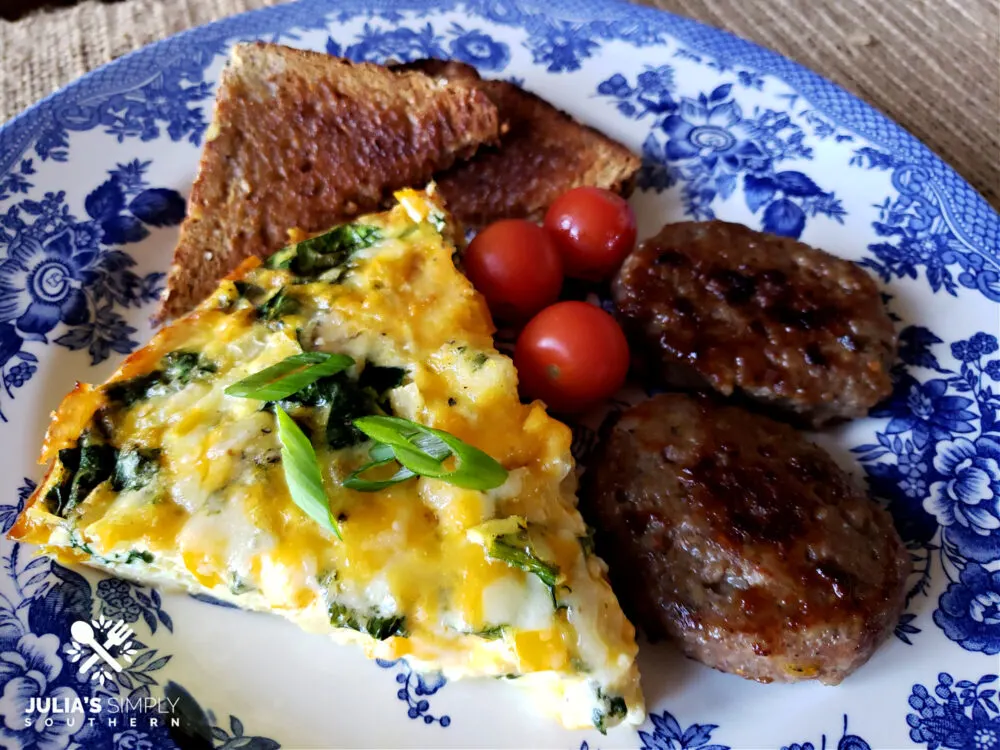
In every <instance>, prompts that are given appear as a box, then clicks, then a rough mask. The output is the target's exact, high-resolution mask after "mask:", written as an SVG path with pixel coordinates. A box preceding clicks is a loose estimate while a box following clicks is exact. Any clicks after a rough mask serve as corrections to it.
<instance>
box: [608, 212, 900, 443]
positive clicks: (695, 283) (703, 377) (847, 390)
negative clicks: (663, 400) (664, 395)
mask: <svg viewBox="0 0 1000 750" xmlns="http://www.w3.org/2000/svg"><path fill="white" fill-rule="evenodd" d="M613 293H614V298H615V302H616V303H617V305H618V309H619V311H620V313H621V317H622V322H623V324H624V326H625V328H626V330H627V332H628V333H629V334H630V336H631V338H632V339H633V341H636V342H638V343H639V344H640V345H641V346H643V347H644V348H645V349H647V350H648V351H650V352H652V357H653V358H655V359H657V360H658V361H657V362H655V363H654V368H653V369H654V371H655V372H657V373H658V374H659V375H660V376H661V377H662V379H663V380H665V381H666V383H667V384H668V385H681V384H683V385H702V386H703V385H704V384H705V383H706V382H707V384H708V385H709V386H711V387H712V388H714V389H715V390H717V391H719V392H721V393H723V394H725V395H727V396H728V395H730V394H732V393H733V391H734V390H736V389H739V390H740V391H742V392H744V393H746V394H747V395H749V396H751V397H753V398H756V399H761V400H763V401H767V402H769V403H771V404H773V405H776V406H778V407H780V408H782V409H785V410H791V411H792V412H794V413H796V414H798V415H801V417H803V418H804V419H805V420H806V421H809V422H812V423H813V424H816V425H819V424H822V423H824V422H826V421H829V420H830V419H833V418H837V417H859V416H862V415H864V414H866V413H867V412H868V410H869V409H870V408H871V407H872V406H873V405H875V404H876V403H877V402H878V401H879V400H881V399H882V398H884V397H886V396H888V395H889V392H890V391H891V389H892V387H891V383H890V381H889V367H890V366H891V364H892V361H893V358H894V356H895V352H896V334H895V331H894V329H893V325H892V321H891V320H890V319H889V316H888V314H887V313H886V311H885V308H884V307H883V305H882V300H881V298H880V296H879V292H878V288H877V287H876V286H875V283H874V281H872V279H871V278H870V277H869V276H868V275H867V274H866V273H865V272H864V271H863V270H862V269H861V268H860V267H858V266H857V265H856V264H854V263H851V262H850V261H846V260H843V259H841V258H835V257H834V256H832V255H830V254H829V253H825V252H823V251H822V250H817V249H815V248H812V247H809V246H808V245H805V244H803V243H801V242H796V241H795V240H792V239H789V238H787V237H777V236H774V235H769V234H763V233H761V232H755V231H753V230H752V229H748V228H747V227H745V226H742V225H741V224H729V223H726V222H722V221H709V222H685V223H681V224H667V225H666V226H665V227H663V229H662V230H661V231H660V233H659V234H658V235H656V236H655V237H652V238H650V239H648V240H646V241H645V242H643V243H642V244H641V245H640V246H639V247H638V248H637V249H636V250H635V252H633V253H632V255H630V256H629V257H628V258H627V259H626V260H625V263H624V264H623V265H622V268H621V270H620V271H619V273H618V276H617V277H616V279H615V281H614V284H613ZM655 365H658V367H656V366H655Z"/></svg>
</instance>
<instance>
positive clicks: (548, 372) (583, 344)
mask: <svg viewBox="0 0 1000 750" xmlns="http://www.w3.org/2000/svg"><path fill="white" fill-rule="evenodd" d="M514 365H515V366H516V367H517V373H518V379H519V380H520V384H521V392H522V393H524V394H525V395H527V396H529V397H531V398H540V399H541V400H542V401H544V402H545V403H546V404H548V406H549V407H550V408H551V409H552V410H553V411H558V412H578V411H584V410H586V409H588V408H590V407H591V406H595V405H596V404H598V403H599V402H601V401H603V400H604V399H606V398H608V397H609V396H611V395H613V394H614V393H615V391H617V390H618V389H619V388H621V387H622V384H623V383H624V382H625V375H626V373H627V372H628V367H629V351H628V343H627V342H626V341H625V334H623V333H622V329H621V328H620V327H619V326H618V323H617V322H616V321H615V319H614V318H612V317H611V316H610V315H608V313H606V312H604V310H602V309H600V308H599V307H594V306H593V305H589V304H587V303H586V302H558V303H556V304H554V305H552V306H551V307H546V308H545V309H544V310H542V311H541V312H540V313H538V315H536V316H535V317H534V318H532V319H531V321H530V322H529V323H528V325H526V326H525V327H524V330H523V331H521V335H520V336H519V337H518V339H517V344H516V346H515V348H514Z"/></svg>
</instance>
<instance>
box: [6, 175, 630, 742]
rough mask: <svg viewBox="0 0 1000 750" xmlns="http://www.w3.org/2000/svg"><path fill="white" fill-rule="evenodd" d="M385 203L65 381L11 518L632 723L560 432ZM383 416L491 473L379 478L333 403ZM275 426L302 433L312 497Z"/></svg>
mask: <svg viewBox="0 0 1000 750" xmlns="http://www.w3.org/2000/svg"><path fill="white" fill-rule="evenodd" d="M396 199H397V204H396V205H395V206H394V207H393V208H392V209H391V210H389V211H387V212H385V213H380V214H374V215H370V216H365V217H362V218H360V219H359V220H358V221H357V222H356V223H354V224H350V225H344V226H340V227H336V228H334V229H333V230H331V231H330V232H327V233H325V234H323V235H320V236H318V237H313V238H308V239H300V240H299V241H298V242H297V243H296V244H293V245H291V246H290V247H289V248H287V249H286V250H283V251H279V253H277V254H276V255H274V256H272V258H271V259H269V260H268V261H267V262H266V264H261V263H260V261H257V260H249V261H246V262H245V263H244V264H243V265H242V266H241V267H240V268H239V269H238V270H237V271H236V272H235V273H234V274H233V275H231V276H230V277H228V278H227V279H225V280H224V281H223V282H222V283H221V284H220V285H219V286H218V288H217V289H216V290H215V292H214V293H213V294H212V295H211V296H210V297H209V298H208V299H207V300H205V301H204V302H203V303H202V304H201V305H199V307H198V308H197V309H196V310H194V311H193V312H192V313H190V314H188V315H187V316H185V317H183V318H181V319H179V320H177V321H176V322H175V323H173V324H172V325H170V326H168V327H166V328H163V329H162V330H160V331H159V332H158V333H157V334H156V335H155V336H154V337H153V339H152V341H151V342H150V343H149V344H148V345H147V346H146V347H144V348H143V349H141V350H139V351H137V352H135V353H134V354H132V355H131V356H129V357H128V358H127V359H126V360H125V361H124V362H123V364H122V365H121V367H120V368H119V369H118V370H117V371H116V372H115V373H114V374H113V375H112V376H111V378H110V379H109V380H108V381H107V382H106V383H104V384H103V385H99V386H91V385H86V384H79V385H77V387H76V388H75V390H73V392H71V393H70V394H69V395H68V396H67V397H66V398H65V400H64V401H63V402H62V404H61V405H60V406H59V408H58V410H57V411H56V412H54V414H53V417H52V423H51V425H50V427H49V430H48V433H47V435H46V438H45V444H44V447H43V450H42V455H41V462H43V463H49V464H51V465H50V468H49V470H48V473H47V475H46V477H45V479H44V480H43V481H42V482H41V483H40V485H39V487H38V489H37V491H36V492H35V493H34V495H33V496H32V498H31V499H30V501H29V503H28V505H27V507H26V508H25V510H24V511H23V513H22V515H21V517H20V518H19V519H18V521H17V523H16V525H15V526H14V528H13V529H12V531H11V532H10V534H11V536H12V537H14V538H16V539H20V540H23V541H27V542H31V543H34V544H38V545H40V547H41V551H42V552H43V553H45V554H49V555H52V556H54V557H56V558H57V559H59V560H60V561H63V562H68V563H74V562H78V563H85V564H88V565H93V566H96V567H99V568H103V569H105V570H108V571H110V572H112V573H114V574H115V575H119V576H123V577H126V578H131V579H134V580H137V581H140V582H144V583H149V584H168V585H174V586H180V587H182V588H184V589H186V590H188V591H191V592H198V593H203V594H208V595H210V596H213V597H216V598H218V599H222V600H226V601H229V602H232V603H234V604H236V605H238V606H240V607H244V608H246V609H251V610H260V611H267V612H275V613H277V614H280V615H282V616H284V617H287V618H288V619H290V620H292V621H294V622H295V623H297V624H298V625H299V626H301V627H302V628H304V629H306V630H308V631H312V632H316V633H325V634H328V635H330V636H331V637H333V638H334V639H335V640H337V641H340V642H348V643H357V644H360V645H361V646H362V647H363V648H364V650H365V652H366V653H367V654H368V656H369V657H372V658H374V657H380V658H384V659H396V658H399V657H405V658H406V659H407V660H408V661H409V662H410V663H411V664H412V665H413V666H414V667H415V668H416V669H419V670H424V671H437V670H440V671H442V672H443V673H444V674H445V676H447V677H448V678H461V677H473V676H480V677H483V676H492V677H519V678H520V679H518V680H516V681H514V683H513V684H517V685H523V686H525V687H527V688H529V689H532V690H533V696H532V697H533V699H534V701H535V702H536V703H537V704H539V705H540V707H542V708H543V710H545V711H546V712H548V713H551V714H552V715H554V716H555V717H557V718H558V720H559V721H561V722H562V724H564V725H565V726H566V727H569V728H584V727H589V726H592V725H594V726H597V727H598V728H599V729H602V730H603V729H605V728H607V727H611V726H614V725H615V724H618V723H621V722H626V723H629V724H639V723H641V722H642V720H643V719H644V707H643V699H642V695H641V692H640V688H639V675H638V670H637V667H636V664H635V658H636V653H637V646H636V642H635V631H634V629H633V627H632V625H631V624H630V623H629V622H628V620H627V619H626V618H625V616H624V615H623V613H622V611H621V608H620V607H619V604H618V601H617V600H616V598H615V595H614V593H613V592H612V591H611V588H610V586H609V584H608V582H607V579H606V566H605V564H604V563H603V562H602V561H601V560H600V559H599V558H597V557H596V556H594V554H593V553H592V552H591V550H590V546H589V543H588V534H587V529H586V526H585V525H584V522H583V520H582V518H581V517H580V515H579V513H578V512H577V510H576V497H575V489H576V480H575V474H574V463H573V459H572V457H571V454H570V441H571V434H570V430H569V428H567V427H566V426H565V425H563V424H561V423H560V422H558V421H556V420H554V419H552V418H551V417H549V416H548V415H547V414H546V412H545V409H544V407H543V406H542V405H541V404H539V403H533V404H522V403H521V402H520V401H519V399H518V393H517V376H516V373H515V370H514V367H513V364H512V363H511V361H510V360H509V359H508V358H507V357H506V356H503V355H501V354H500V353H498V352H497V351H496V349H494V346H493V340H492V333H493V326H492V323H491V320H490V316H489V313H488V311H487V309H486V306H485V303H484V301H483V300H482V298H481V297H480V296H479V295H478V294H477V293H476V292H475V291H474V290H473V288H472V286H471V285H470V284H469V282H468V281H467V280H466V279H465V277H464V276H462V275H461V274H460V273H459V272H458V270H456V268H455V265H454V262H453V257H454V253H455V246H454V240H453V237H452V231H451V229H450V226H449V223H448V218H447V215H446V213H445V211H444V209H443V208H442V206H441V205H440V203H439V202H438V200H437V199H436V197H435V194H434V189H433V187H431V188H429V189H428V191H426V192H417V191H413V190H406V191H402V192H400V193H397V194H396ZM336 362H340V364H339V365H337V364H336ZM331 363H333V364H331ZM315 367H320V368H321V370H320V371H317V370H316V369H314V368H315ZM268 368H273V369H270V370H268ZM338 369H339V371H337V370H338ZM265 370H267V372H266V373H264V372H263V371H265ZM307 381H308V382H307ZM262 383H263V384H264V385H263V386H261V384H262ZM289 391H293V392H289ZM386 415H394V417H393V418H390V419H388V422H389V423H393V424H394V423H400V424H403V423H404V420H408V422H405V423H406V424H414V423H416V424H417V425H419V426H420V429H421V430H424V432H427V433H431V432H433V431H434V430H438V431H441V432H439V433H435V434H440V435H445V436H446V437H447V440H448V445H460V446H465V447H466V448H468V449H470V450H473V449H478V451H481V452H482V453H484V454H486V456H485V457H484V458H485V460H486V461H487V462H490V461H491V462H492V463H493V467H494V469H495V471H493V476H494V478H495V479H496V481H494V482H492V484H493V485H496V486H492V488H490V489H475V488H469V487H468V486H459V485H460V484H462V483H461V482H457V480H456V481H455V482H452V481H449V479H448V476H446V475H445V474H444V473H443V474H442V477H443V478H433V477H431V476H428V475H427V474H418V475H413V473H412V472H411V473H410V474H409V476H407V475H406V472H405V471H404V470H403V468H399V467H396V468H399V472H398V473H397V474H392V476H391V477H389V474H391V472H392V471H393V470H394V468H393V467H392V466H381V463H385V462H386V461H387V460H388V459H386V458H385V455H384V451H385V448H386V445H385V444H384V443H381V444H380V443H373V442H372V441H371V440H370V439H369V437H368V434H366V432H363V431H362V430H360V429H359V428H358V426H356V423H355V420H357V419H359V418H361V417H368V418H369V419H368V421H372V420H373V419H374V418H375V417H380V418H381V420H382V421H383V422H385V421H386ZM364 421H365V420H364V419H362V420H361V421H360V422H357V424H361V423H362V422H364ZM374 421H379V420H378V419H374ZM290 425H291V426H290ZM427 428H431V429H430V430H428V429H427ZM283 429H284V430H286V432H287V430H288V429H291V430H294V431H295V432H296V433H297V435H298V436H299V438H300V444H299V445H298V446H297V448H298V449H303V450H305V452H306V453H309V454H314V457H312V458H311V461H312V464H311V465H312V466H314V467H315V477H314V479H315V482H314V484H313V485H312V497H313V499H314V500H315V495H316V493H317V492H318V493H319V495H320V497H321V498H322V503H321V504H320V505H321V510H317V507H320V506H314V507H307V506H306V505H305V504H303V503H302V502H301V497H300V495H301V493H302V492H303V491H304V490H303V486H304V485H306V484H309V482H308V481H307V480H308V479H309V477H307V476H306V477H305V478H303V477H304V476H305V475H303V474H302V473H301V472H300V471H299V469H301V466H299V465H298V462H299V461H300V460H301V458H302V452H301V451H299V454H298V458H296V459H294V460H293V458H292V455H291V454H290V452H289V451H290V448H289V445H288V440H289V438H288V434H286V435H284V437H283V433H282V430H283ZM289 434H290V433H289ZM432 442H433V441H432ZM441 444H443V443H441ZM303 445H305V446H308V448H307V449H306V448H303ZM445 452H447V450H446V451H445ZM397 453H398V456H399V460H400V461H401V462H402V461H403V459H402V457H401V456H402V454H401V453H399V452H398V451H397ZM377 454H378V455H377ZM459 455H461V454H460V453H456V456H459ZM470 455H471V454H470ZM478 455H482V454H478ZM437 458H440V459H442V463H441V466H442V467H452V469H450V470H455V471H457V469H454V468H453V467H454V465H455V461H454V459H448V460H447V461H445V460H444V459H443V458H442V456H441V455H439V456H437ZM460 460H461V461H462V462H464V461H466V458H461V459H460ZM373 463H374V464H375V466H374V468H367V467H370V465H371V464H373ZM497 463H498V464H499V466H497V465H496V464H497ZM435 465H436V464H435ZM404 468H405V467H404ZM465 470H466V473H470V472H471V473H472V474H475V472H476V471H477V469H476V467H475V463H474V462H473V461H472V460H471V459H469V465H468V466H467V467H466V469H465ZM496 470H498V471H499V472H500V474H499V475H497V473H496ZM296 472H298V473H296ZM380 472H382V473H380ZM306 473H308V472H306ZM400 476H402V477H403V478H402V479H400ZM359 477H360V478H361V479H362V480H364V481H362V482H361V486H363V489H353V488H351V487H355V486H359V485H358V478H359ZM473 479H474V481H472V482H471V484H472V485H473V486H474V485H475V482H476V481H478V480H477V479H476V478H475V477H473ZM365 482H369V484H365ZM372 482H373V483H372ZM345 484H346V485H348V486H345ZM465 484H467V485H468V484H469V483H468V482H466V483H465ZM317 488H318V489H317ZM307 489H308V488H307ZM296 493H298V494H296ZM307 494H308V493H307ZM327 503H328V506H329V507H328V508H327ZM323 514H325V515H323Z"/></svg>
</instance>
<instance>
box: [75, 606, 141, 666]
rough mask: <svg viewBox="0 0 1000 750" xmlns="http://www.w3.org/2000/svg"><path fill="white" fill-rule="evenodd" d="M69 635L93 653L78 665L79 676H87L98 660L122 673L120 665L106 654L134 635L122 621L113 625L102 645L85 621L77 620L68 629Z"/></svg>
mask: <svg viewBox="0 0 1000 750" xmlns="http://www.w3.org/2000/svg"><path fill="white" fill-rule="evenodd" d="M102 619H103V618H102ZM69 633H70V635H71V636H72V637H73V640H74V641H76V642H77V643H78V644H80V645H81V646H89V647H90V648H91V649H92V650H93V652H94V653H93V654H92V655H91V656H89V657H88V658H87V659H85V660H84V661H83V663H82V664H81V665H80V670H79V672H80V674H81V675H85V674H87V672H89V671H90V670H91V669H92V668H93V666H94V665H95V664H96V663H97V660H98V659H101V660H102V661H104V663H105V664H107V665H108V666H109V667H111V668H112V669H113V670H115V671H116V672H121V671H122V665H121V664H119V663H118V661H117V660H116V659H115V658H114V657H113V656H112V655H111V654H110V653H108V649H110V648H115V647H117V646H121V645H122V644H124V643H125V642H126V641H127V640H128V639H129V638H131V637H132V636H133V635H134V631H133V630H132V628H130V627H129V626H128V625H127V624H126V623H125V621H124V620H118V621H117V622H115V623H114V625H113V626H112V627H111V629H110V630H109V631H108V632H107V633H106V634H105V636H104V643H103V644H101V643H99V642H98V640H97V635H96V634H95V633H94V628H93V627H92V626H91V625H90V623H89V622H87V621H86V620H77V621H76V622H74V623H73V624H72V625H71V626H70V628H69Z"/></svg>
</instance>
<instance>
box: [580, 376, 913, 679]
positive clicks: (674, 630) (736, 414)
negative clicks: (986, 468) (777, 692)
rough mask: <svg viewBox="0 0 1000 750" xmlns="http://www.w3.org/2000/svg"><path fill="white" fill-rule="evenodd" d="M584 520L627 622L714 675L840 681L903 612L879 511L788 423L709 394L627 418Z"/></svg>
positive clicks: (602, 459)
mask: <svg viewBox="0 0 1000 750" xmlns="http://www.w3.org/2000/svg"><path fill="white" fill-rule="evenodd" d="M581 509H582V510H583V513H584V517H585V518H586V519H587V521H588V523H590V524H591V525H592V526H593V527H595V528H596V530H597V531H596V541H597V551H598V554H600V555H601V556H602V557H603V558H604V559H605V560H606V561H607V562H608V564H609V566H610V575H611V581H612V584H613V586H614V589H615V592H616V593H617V594H618V596H619V598H620V599H621V600H622V603H623V605H624V606H625V607H626V611H627V612H628V613H629V614H630V615H631V616H632V617H633V618H634V619H633V622H635V623H636V624H637V625H639V626H640V627H641V628H642V629H643V630H644V631H645V632H646V634H647V635H648V636H650V637H651V638H654V639H655V638H657V637H663V636H668V637H670V638H672V639H673V640H674V641H675V642H676V643H677V644H678V645H679V646H680V648H681V650H682V651H683V652H684V653H685V654H687V655H688V656H690V657H692V658H694V659H697V660H698V661H701V662H704V663H705V664H707V665H709V666H711V667H714V668H716V669H720V670H722V671H724V672H733V673H735V674H738V675H741V676H742V677H746V678H748V679H752V680H757V681H759V682H772V681H780V682H791V681H797V680H803V679H810V678H816V679H819V680H820V681H821V682H824V683H827V684H836V683H839V682H840V681H841V680H842V679H844V677H845V676H847V675H848V674H850V673H851V672H852V671H853V670H855V669H857V668H858V667H859V666H860V665H861V664H863V663H864V662H865V661H867V660H868V657H869V656H871V654H872V652H873V651H874V650H875V648H876V647H877V646H878V644H879V643H880V642H881V641H882V640H883V639H884V638H885V637H886V636H887V634H889V633H890V632H891V631H892V629H893V628H894V626H895V625H896V622H897V621H898V619H899V615H900V612H901V611H902V608H903V599H904V593H905V585H906V578H907V576H908V575H909V572H910V568H911V564H910V557H909V554H908V553H907V551H906V549H905V548H904V546H903V543H902V542H901V541H900V538H899V535H898V534H897V533H896V530H895V528H893V525H892V519H891V518H890V516H889V514H888V513H887V512H886V511H884V510H883V509H882V508H880V507H879V506H877V505H876V504H875V503H874V502H873V501H872V500H870V499H869V498H868V497H867V496H865V495H864V494H863V493H862V492H860V491H859V490H858V489H856V488H855V487H854V486H853V485H852V483H851V481H850V478H849V477H848V475H847V474H846V473H845V472H844V471H843V470H841V469H840V468H839V467H838V466H837V465H836V464H835V463H834V461H833V459H831V458H830V456H829V455H827V454H826V453H825V452H824V451H823V450H822V449H821V448H819V447H818V446H816V445H814V444H812V443H810V442H809V441H807V440H805V439H803V438H802V437H801V436H800V435H799V434H798V433H796V431H795V430H794V429H792V428H791V427H789V426H788V425H785V424H781V423H779V422H775V421H773V420H771V419H768V418H766V417H762V416H759V415H757V414H753V413H751V412H747V411H745V410H743V409H740V408H738V407H735V406H728V405H723V404H721V403H718V402H716V401H714V400H713V398H712V397H709V396H707V395H705V396H687V395H683V394H662V395H659V396H656V397H655V398H653V399H651V400H649V401H646V402H643V403H641V404H639V405H638V406H635V407H633V408H632V409H630V410H629V411H627V412H625V413H624V414H623V415H622V416H621V418H620V419H619V420H618V421H617V423H616V424H615V425H614V427H613V428H612V429H611V430H610V434H609V435H608V436H607V437H606V439H605V440H603V441H602V443H601V445H600V447H599V449H598V452H597V453H596V454H595V455H594V456H593V457H592V459H591V461H590V467H589V469H588V471H587V473H586V475H585V477H584V484H583V491H582V494H581Z"/></svg>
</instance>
